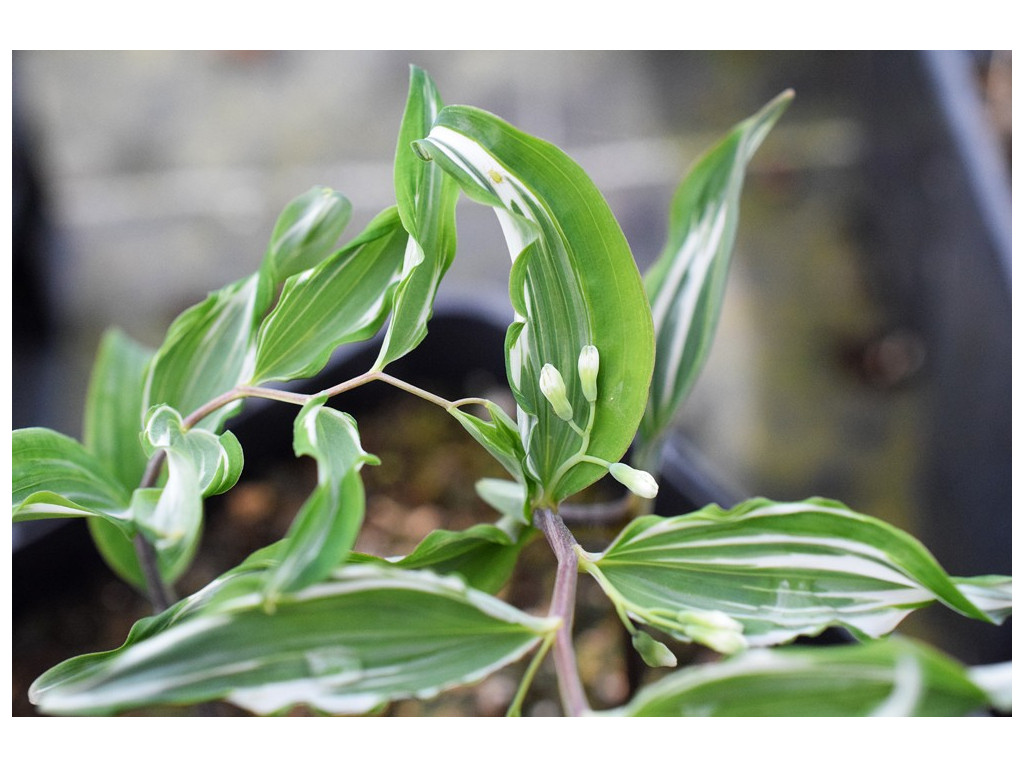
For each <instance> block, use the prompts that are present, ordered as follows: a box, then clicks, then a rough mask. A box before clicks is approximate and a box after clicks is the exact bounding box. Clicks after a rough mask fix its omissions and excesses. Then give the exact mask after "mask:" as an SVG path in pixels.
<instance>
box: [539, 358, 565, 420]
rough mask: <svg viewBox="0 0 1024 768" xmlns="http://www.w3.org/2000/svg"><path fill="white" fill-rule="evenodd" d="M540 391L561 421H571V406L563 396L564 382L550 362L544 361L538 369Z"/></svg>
mask: <svg viewBox="0 0 1024 768" xmlns="http://www.w3.org/2000/svg"><path fill="white" fill-rule="evenodd" d="M540 391H541V392H543V393H544V397H546V398H547V399H548V402H549V403H551V407H552V408H554V409H555V414H556V415H557V416H558V418H560V419H562V420H563V421H572V406H571V405H569V400H568V399H567V398H566V396H565V382H564V381H563V380H562V374H560V373H559V372H558V369H557V368H555V366H553V365H552V364H551V363H544V367H543V368H541V369H540Z"/></svg>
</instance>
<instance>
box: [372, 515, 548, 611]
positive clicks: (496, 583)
mask: <svg viewBox="0 0 1024 768" xmlns="http://www.w3.org/2000/svg"><path fill="white" fill-rule="evenodd" d="M534 533H535V531H534V529H532V528H526V527H524V526H518V525H488V524H480V525H474V526H472V527H470V528H467V529H466V530H464V531H442V530H438V531H432V532H431V533H429V534H428V535H427V537H426V538H424V539H423V541H421V542H420V543H419V545H417V547H416V549H414V550H413V551H412V552H411V553H410V554H408V555H406V556H405V557H402V558H398V559H395V560H393V561H392V564H393V565H395V566H398V567H399V568H405V569H411V570H420V569H426V570H430V571H433V572H434V573H439V574H450V573H455V574H458V575H459V576H461V577H462V578H463V579H465V581H466V583H467V584H469V585H470V586H471V587H473V588H475V589H479V590H481V591H483V592H488V593H490V594H493V593H495V592H497V591H498V590H499V589H501V588H502V587H503V586H505V584H506V582H508V580H509V578H511V576H512V571H513V569H514V568H515V565H516V560H517V559H518V558H519V553H520V551H521V550H522V548H523V546H524V545H525V544H526V543H527V542H528V541H530V539H531V538H532V537H533V535H534Z"/></svg>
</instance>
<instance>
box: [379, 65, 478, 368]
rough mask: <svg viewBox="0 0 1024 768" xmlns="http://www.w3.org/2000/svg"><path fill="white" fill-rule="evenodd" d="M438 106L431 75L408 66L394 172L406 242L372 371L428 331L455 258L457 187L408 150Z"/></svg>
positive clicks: (425, 129)
mask: <svg viewBox="0 0 1024 768" xmlns="http://www.w3.org/2000/svg"><path fill="white" fill-rule="evenodd" d="M442 106H443V104H442V102H441V96H440V94H439V93H438V91H437V88H436V86H435V85H434V83H433V81H432V80H431V79H430V77H429V75H427V73H426V72H424V71H423V70H422V69H420V68H419V67H412V68H411V70H410V77H409V97H408V100H407V102H406V106H405V115H404V116H403V118H402V127H401V129H400V131H399V134H398V149H397V150H396V152H395V172H394V176H395V196H396V199H397V202H398V211H399V214H400V215H401V218H402V225H403V226H404V227H405V229H406V231H407V232H408V233H409V241H408V245H407V247H406V251H405V262H404V265H403V267H402V276H401V283H400V284H399V286H398V289H397V290H396V292H395V306H394V310H393V312H392V315H391V324H390V325H389V326H388V331H387V335H386V336H385V337H384V343H383V345H382V346H381V350H380V355H379V356H378V358H377V362H376V363H375V365H374V369H375V370H381V369H383V368H384V366H386V365H387V364H388V363H390V362H392V361H394V360H397V359H398V358H400V357H402V355H405V354H406V353H407V352H409V351H410V350H412V349H414V348H415V347H416V346H417V345H418V344H419V343H420V342H421V341H422V340H423V338H424V337H425V336H426V335H427V321H429V320H430V317H431V315H432V314H433V307H434V298H435V296H436V295H437V288H438V286H439V285H440V283H441V278H443V277H444V274H445V272H447V271H448V267H450V266H451V263H452V259H454V258H455V202H456V200H457V199H458V196H459V190H458V187H457V186H456V185H455V182H454V181H453V180H452V179H451V178H450V177H449V176H448V175H447V174H446V173H444V171H442V170H441V169H440V168H439V167H437V166H436V165H434V164H431V163H424V162H423V161H422V160H420V158H419V157H418V156H417V155H416V153H415V152H414V151H413V148H412V143H413V142H414V141H416V140H417V139H422V138H423V137H424V136H426V135H427V133H428V132H429V131H430V127H431V126H432V125H433V124H434V120H435V119H436V118H437V114H438V112H439V111H440V109H441V107H442Z"/></svg>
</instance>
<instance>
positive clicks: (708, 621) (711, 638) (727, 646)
mask: <svg viewBox="0 0 1024 768" xmlns="http://www.w3.org/2000/svg"><path fill="white" fill-rule="evenodd" d="M676 620H677V621H678V622H679V623H680V624H681V625H682V627H683V631H684V632H686V634H688V635H689V636H690V637H692V638H693V639H694V640H696V641H697V642H698V643H702V644H704V645H706V646H708V647H709V648H712V649H714V650H716V651H718V652H719V653H726V654H732V653H738V652H739V651H742V650H743V649H744V648H746V647H747V640H746V638H745V637H743V625H742V624H740V623H739V622H738V621H736V620H735V619H733V618H732V617H731V616H729V615H727V614H725V613H722V612H721V611H680V612H679V615H678V616H677V617H676Z"/></svg>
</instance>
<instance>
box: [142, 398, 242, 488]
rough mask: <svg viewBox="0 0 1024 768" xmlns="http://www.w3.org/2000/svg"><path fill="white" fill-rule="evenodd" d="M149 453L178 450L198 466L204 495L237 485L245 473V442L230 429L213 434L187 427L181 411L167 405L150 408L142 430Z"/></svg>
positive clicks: (197, 480) (199, 481)
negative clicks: (241, 442)
mask: <svg viewBox="0 0 1024 768" xmlns="http://www.w3.org/2000/svg"><path fill="white" fill-rule="evenodd" d="M142 439H143V444H144V445H145V447H146V450H147V453H149V454H150V455H152V454H153V453H155V452H156V451H157V450H159V449H164V450H166V451H168V453H171V452H176V453H180V454H181V455H182V456H184V457H185V458H187V459H188V460H189V461H190V462H191V464H192V465H193V466H194V467H195V469H196V482H197V484H198V487H199V491H200V493H201V494H202V496H203V498H205V497H207V496H215V495H217V494H220V493H224V492H225V491H227V490H230V489H231V488H232V487H234V485H235V483H237V482H238V478H239V476H241V474H242V464H243V456H242V446H241V445H240V444H239V443H238V438H236V437H235V436H234V435H233V434H232V433H231V432H225V433H223V434H221V435H217V434H214V433H213V432H210V431H209V430H207V429H202V428H201V427H193V428H192V429H185V427H184V424H183V423H182V418H181V414H180V413H178V412H177V411H175V410H174V409H173V408H171V407H170V406H167V405H158V406H155V407H154V408H151V409H150V411H149V413H148V414H147V417H146V428H145V430H143V433H142Z"/></svg>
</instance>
